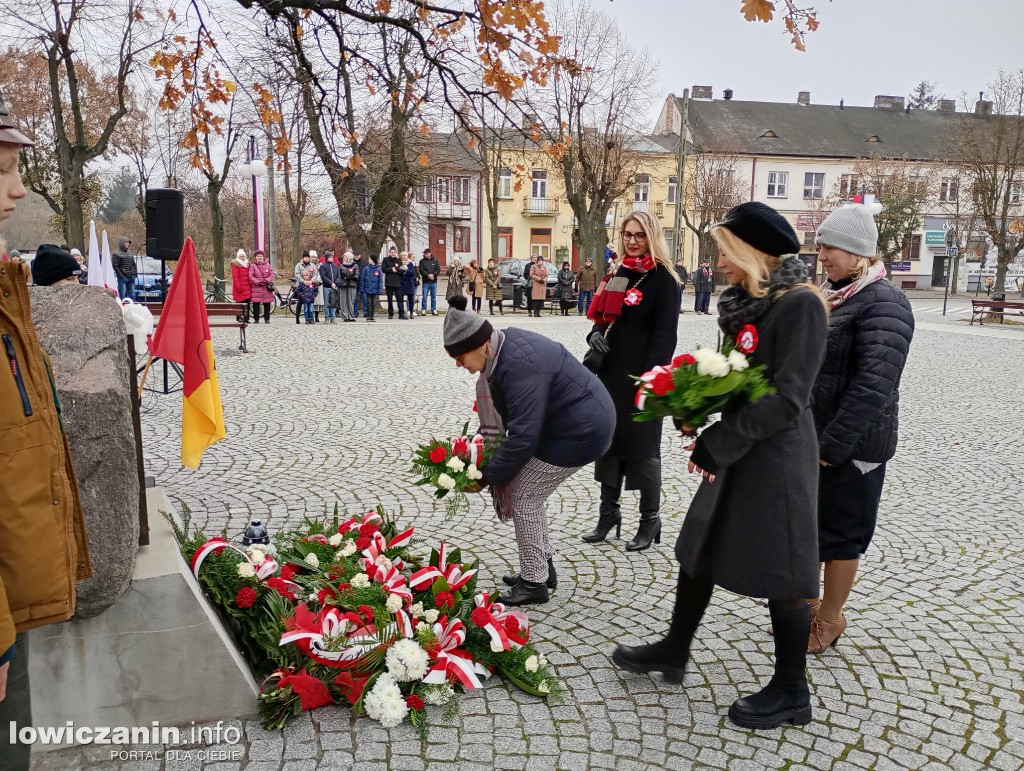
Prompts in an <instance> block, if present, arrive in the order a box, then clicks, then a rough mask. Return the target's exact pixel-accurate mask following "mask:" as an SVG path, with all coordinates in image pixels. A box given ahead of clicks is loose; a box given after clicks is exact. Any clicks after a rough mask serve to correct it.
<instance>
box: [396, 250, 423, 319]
mask: <svg viewBox="0 0 1024 771" xmlns="http://www.w3.org/2000/svg"><path fill="white" fill-rule="evenodd" d="M399 256H400V257H401V258H402V267H401V268H400V269H399V274H400V275H401V277H402V300H403V302H404V303H405V310H406V312H407V313H408V314H409V316H408V318H410V319H414V318H416V284H417V283H419V282H418V281H417V280H416V279H417V277H418V275H419V274H418V272H417V270H416V263H415V262H413V261H412V253H411V252H402V254H401V255H399Z"/></svg>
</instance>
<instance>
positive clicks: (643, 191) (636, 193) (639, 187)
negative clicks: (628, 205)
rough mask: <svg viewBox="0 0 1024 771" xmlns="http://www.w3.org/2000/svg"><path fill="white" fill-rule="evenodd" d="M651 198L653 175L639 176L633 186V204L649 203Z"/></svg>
mask: <svg viewBox="0 0 1024 771" xmlns="http://www.w3.org/2000/svg"><path fill="white" fill-rule="evenodd" d="M650 198H651V175H650V174H637V175H636V182H635V184H634V185H633V202H634V203H647V202H648V201H649V200H650Z"/></svg>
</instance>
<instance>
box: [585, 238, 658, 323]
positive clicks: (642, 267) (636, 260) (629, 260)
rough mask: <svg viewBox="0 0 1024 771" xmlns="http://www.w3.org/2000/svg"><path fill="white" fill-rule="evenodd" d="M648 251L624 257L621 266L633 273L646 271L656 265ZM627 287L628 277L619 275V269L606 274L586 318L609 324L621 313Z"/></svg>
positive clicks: (595, 293)
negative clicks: (638, 255)
mask: <svg viewBox="0 0 1024 771" xmlns="http://www.w3.org/2000/svg"><path fill="white" fill-rule="evenodd" d="M656 264H657V263H656V262H655V260H654V258H653V257H652V256H651V253H650V252H647V253H646V254H645V255H644V256H643V257H624V258H623V259H622V265H621V266H620V270H621V268H625V269H626V270H629V271H632V272H633V273H647V272H648V271H650V270H654V268H655V266H656ZM628 288H629V277H628V276H620V275H619V271H615V273H614V274H613V273H609V274H607V275H606V276H605V277H604V278H603V279H601V283H600V284H598V286H597V291H596V292H594V301H593V302H592V303H591V304H590V311H588V313H587V318H588V319H590V320H591V321H593V322H594V323H595V324H611V323H613V322H615V321H617V320H618V319H619V317H620V316H621V315H622V303H623V301H624V300H625V298H626V290H627V289H628Z"/></svg>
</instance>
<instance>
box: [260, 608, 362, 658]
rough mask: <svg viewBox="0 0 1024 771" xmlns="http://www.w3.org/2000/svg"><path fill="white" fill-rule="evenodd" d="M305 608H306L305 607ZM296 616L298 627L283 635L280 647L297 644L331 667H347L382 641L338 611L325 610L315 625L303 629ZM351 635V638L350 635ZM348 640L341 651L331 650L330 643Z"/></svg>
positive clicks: (332, 609) (335, 609) (297, 615)
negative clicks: (329, 641)
mask: <svg viewBox="0 0 1024 771" xmlns="http://www.w3.org/2000/svg"><path fill="white" fill-rule="evenodd" d="M303 607H304V606H303ZM299 618H300V615H299V614H298V613H297V614H296V623H297V624H298V626H297V628H295V629H293V630H291V631H288V632H285V633H284V634H283V635H281V641H280V643H279V645H281V646H284V645H291V644H297V645H299V647H300V649H302V650H303V651H304V652H305V653H308V655H309V656H310V658H312V659H314V660H315V661H318V662H319V663H321V664H323V665H325V666H328V667H345V666H348V665H350V664H351V663H352V662H354V661H356V660H357V659H360V658H362V657H363V656H365V655H366V654H367V653H369V652H370V651H372V650H374V649H375V648H378V647H380V645H381V640H380V638H379V637H378V636H377V635H376V634H375V633H373V632H370V630H369V629H367V627H365V626H363V627H359V626H357V625H356V624H354V623H353V622H352V621H351V619H348V618H345V617H344V616H343V615H342V613H341V611H340V610H338V609H337V608H333V607H332V608H326V609H324V610H323V611H321V613H320V614H319V615H318V616H317V617H316V618H315V620H314V621H313V623H312V625H310V626H304V625H302V622H300V621H299V620H298V619H299ZM349 635H351V636H349ZM346 636H349V637H348V640H347V641H346V644H345V645H344V646H343V647H342V648H340V649H339V650H330V649H329V648H328V647H327V646H328V645H329V643H328V642H327V641H328V640H335V639H338V638H344V637H346Z"/></svg>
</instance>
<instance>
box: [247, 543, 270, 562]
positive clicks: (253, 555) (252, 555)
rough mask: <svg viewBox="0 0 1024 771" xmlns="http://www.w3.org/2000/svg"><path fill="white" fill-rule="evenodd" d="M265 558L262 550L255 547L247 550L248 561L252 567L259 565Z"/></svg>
mask: <svg viewBox="0 0 1024 771" xmlns="http://www.w3.org/2000/svg"><path fill="white" fill-rule="evenodd" d="M266 557H267V553H266V552H265V551H263V549H257V548H256V547H255V546H253V547H252V548H251V549H249V559H250V560H252V564H253V565H259V564H260V563H261V562H263V560H264V559H266Z"/></svg>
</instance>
